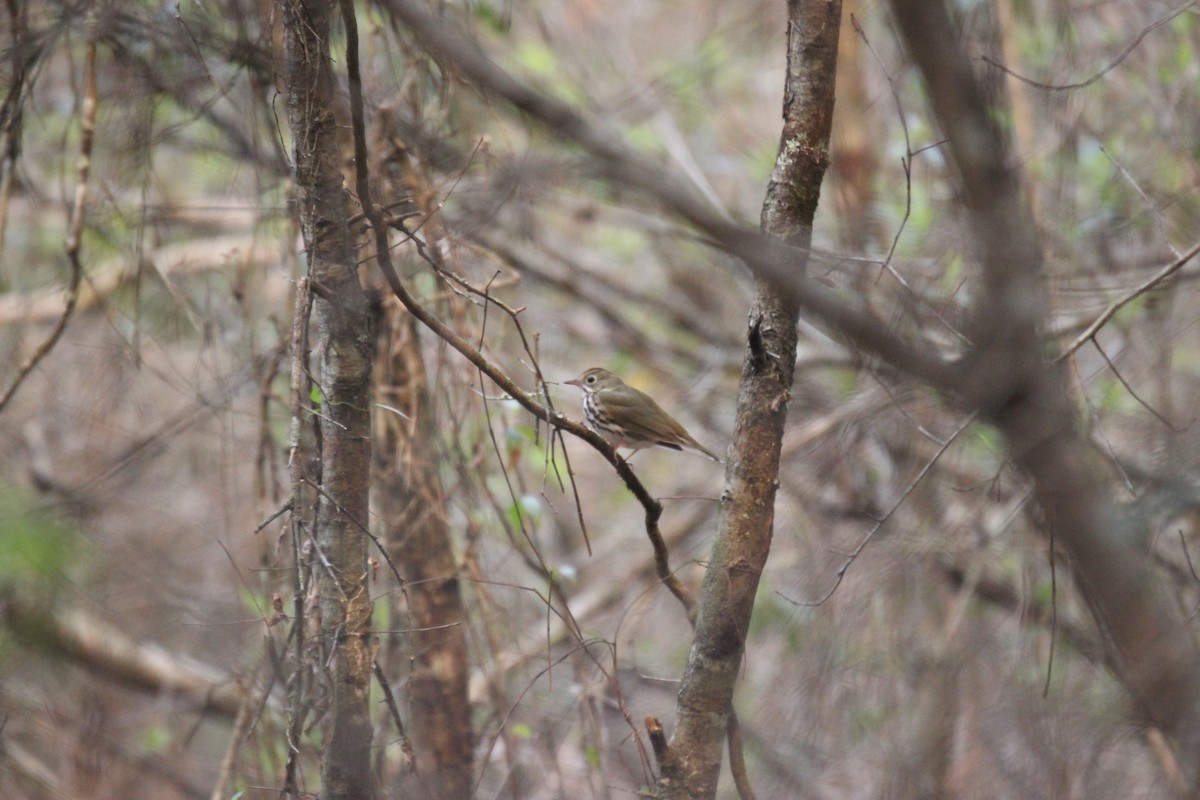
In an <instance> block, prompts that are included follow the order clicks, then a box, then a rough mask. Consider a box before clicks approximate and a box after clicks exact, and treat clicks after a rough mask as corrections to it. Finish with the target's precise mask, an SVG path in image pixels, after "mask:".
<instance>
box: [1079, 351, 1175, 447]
mask: <svg viewBox="0 0 1200 800" xmlns="http://www.w3.org/2000/svg"><path fill="white" fill-rule="evenodd" d="M1092 346H1093V347H1095V348H1096V350H1097V351H1098V352H1099V353H1100V355H1101V356H1102V357H1103V358H1104V363H1105V364H1108V368H1109V369H1111V370H1112V373H1113V375H1116V376H1117V380H1118V381H1120V382H1121V385H1122V386H1124V387H1125V391H1127V392H1129V396H1130V397H1132V398H1133V399H1134V400H1136V401H1138V404H1139V405H1141V407H1142V408H1144V409H1146V410H1147V411H1149V412H1150V413H1151V414H1153V415H1154V418H1155V419H1157V420H1158V421H1159V422H1161V423H1162V424H1163V425H1166V426H1167V427H1168V428H1170V429H1171V430H1172V431H1174V432H1175V433H1183V432H1184V431H1186V430H1187V429H1188V428H1189V427H1190V424H1189V425H1184V426H1183V427H1182V428H1177V427H1175V426H1174V425H1173V424H1171V421H1170V420H1169V419H1167V418H1166V417H1164V416H1163V415H1162V414H1160V413H1158V411H1156V410H1155V409H1154V407H1153V406H1151V405H1150V404H1149V403H1147V402H1146V401H1145V400H1143V399H1142V398H1141V397H1139V396H1138V393H1137V392H1135V391H1134V390H1133V387H1132V386H1130V385H1129V381H1127V380H1125V377H1124V376H1123V375H1121V371H1120V370H1118V369H1117V365H1116V364H1114V363H1113V362H1112V359H1111V358H1109V357H1108V353H1106V352H1104V348H1103V347H1101V346H1100V341H1099V340H1098V339H1092Z"/></svg>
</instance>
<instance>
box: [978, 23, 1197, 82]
mask: <svg viewBox="0 0 1200 800" xmlns="http://www.w3.org/2000/svg"><path fill="white" fill-rule="evenodd" d="M1196 3H1197V0H1188V2H1186V3H1184V4H1183V5H1181V6H1179V7H1178V8H1176V9H1175V10H1174V11H1171V12H1170V13H1168V14H1167V15H1166V16H1165V17H1161V18H1160V19H1157V20H1155V21H1154V22H1152V23H1150V24H1149V25H1147V26H1146V27H1144V28H1142V30H1141V32H1140V33H1138V35H1137V36H1136V37H1134V39H1133V41H1132V42H1130V43H1129V44H1128V45H1127V46H1126V47H1125V49H1124V50H1122V51H1121V52H1120V53H1119V54H1118V55H1117V57H1116V58H1114V59H1113V60H1112V63H1110V64H1109V65H1108V66H1107V67H1105V68H1104V69H1102V70H1100V71H1099V72H1097V73H1096V74H1095V75H1093V76H1092V77H1090V78H1088V79H1087V80H1083V81H1079V82H1077V83H1062V84H1054V83H1042V82H1040V81H1035V80H1033V79H1032V78H1026V77H1025V76H1024V75H1018V74H1017V73H1015V72H1013V71H1012V70H1011V69H1009V68H1008V67H1006V66H1004V65H1003V64H1001V63H1000V62H999V61H996V60H995V59H993V58H991V57H989V56H983V57H982V60H983V62H984V63H985V64H989V65H991V66H993V67H995V68H996V69H998V70H1000V71H1002V72H1004V73H1005V74H1007V75H1011V76H1012V77H1014V78H1016V79H1017V80H1019V81H1021V82H1022V83H1024V84H1027V85H1029V86H1032V87H1033V88H1035V89H1042V90H1044V91H1047V92H1065V91H1070V90H1072V89H1084V88H1086V87H1088V86H1091V85H1092V84H1093V83H1095V82H1096V81H1098V80H1100V79H1101V78H1103V77H1104V76H1105V75H1107V74H1108V73H1109V72H1111V71H1112V70H1113V69H1115V68H1116V67H1117V66H1118V65H1120V63H1121V62H1122V61H1124V60H1125V59H1126V58H1127V57H1128V56H1129V54H1130V53H1132V52H1133V50H1134V48H1136V47H1137V46H1138V45H1139V44H1141V43H1142V40H1143V39H1145V38H1146V37H1147V36H1148V35H1150V33H1151V32H1152V31H1154V30H1155V29H1157V28H1161V27H1162V26H1163V25H1166V24H1167V23H1168V22H1170V21H1171V20H1173V19H1175V18H1176V17H1178V16H1179V15H1180V14H1182V13H1183V12H1185V11H1187V10H1188V9H1189V8H1191V7H1192V6H1194V5H1196Z"/></svg>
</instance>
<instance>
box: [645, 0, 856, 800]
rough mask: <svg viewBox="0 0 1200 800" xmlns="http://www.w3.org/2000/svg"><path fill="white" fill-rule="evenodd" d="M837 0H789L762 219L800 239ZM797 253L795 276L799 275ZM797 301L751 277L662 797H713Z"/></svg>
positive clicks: (767, 520) (765, 534) (802, 245)
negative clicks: (778, 125)
mask: <svg viewBox="0 0 1200 800" xmlns="http://www.w3.org/2000/svg"><path fill="white" fill-rule="evenodd" d="M840 21H841V3H840V2H824V0H790V2H789V3H788V67H787V75H786V83H785V86H784V102H783V118H784V125H783V133H782V135H781V137H780V142H779V155H778V157H777V159H776V162H775V171H774V173H773V174H772V176H771V181H770V184H769V185H768V187H767V196H766V200H765V202H764V203H763V211H762V228H763V230H764V231H765V232H767V233H768V234H770V235H772V236H776V237H779V238H781V239H784V240H786V241H787V242H789V243H791V244H794V245H795V246H796V247H797V248H799V249H800V250H802V251H803V250H807V248H808V245H809V242H810V240H811V237H812V221H813V217H814V216H815V214H816V210H817V200H818V198H819V196H820V191H821V180H822V178H823V176H824V174H825V168H826V166H827V165H828V151H829V131H830V127H831V122H832V119H833V94H834V75H835V73H836V66H837V45H838V29H839V24H840ZM804 270H805V264H804V263H797V264H796V274H795V276H794V279H795V280H804ZM796 324H797V306H796V305H795V303H794V302H792V301H791V300H790V299H788V298H787V297H785V296H784V295H782V294H780V293H779V292H777V291H776V290H775V288H774V287H773V285H771V284H769V283H765V282H762V281H760V282H759V283H758V286H757V289H756V292H755V299H754V304H753V306H752V308H751V311H750V331H749V342H748V348H747V351H746V356H745V360H744V363H743V366H742V378H741V387H740V390H739V395H738V411H737V419H736V421H735V423H734V438H733V447H732V449H731V450H730V456H729V465H728V467H727V470H726V477H725V492H724V494H723V495H722V497H721V512H720V517H719V523H718V530H717V538H716V542H715V543H714V545H713V552H712V556H711V558H710V559H709V564H708V571H707V572H706V573H705V578H704V586H703V590H702V594H701V601H700V614H699V617H698V619H697V623H696V636H695V640H694V641H693V643H692V649H691V654H690V656H689V657H688V665H687V670H686V672H685V673H684V677H683V682H682V685H681V686H680V689H679V698H678V703H677V709H676V713H677V727H676V730H675V734H674V737H673V739H672V741H671V744H670V747H669V748H668V751H667V754H666V757H665V758H664V759H663V763H662V776H661V777H660V779H659V791H660V793H661V797H663V798H710V797H715V796H716V791H717V779H718V777H719V775H720V771H721V745H722V742H723V741H724V737H725V731H726V727H727V725H728V722H729V717H730V714H731V713H732V709H733V689H734V684H735V682H736V680H737V676H738V673H739V670H740V667H741V662H742V653H743V651H744V649H745V640H746V632H747V630H748V629H749V626H750V616H751V613H752V612H753V610H754V597H755V593H756V592H757V590H758V581H759V577H760V576H761V575H762V570H763V566H764V565H765V563H766V560H767V555H768V553H769V552H770V548H771V536H772V533H773V528H774V516H775V514H774V508H775V490H776V487H777V486H778V473H779V452H780V442H781V440H782V436H783V427H784V422H785V421H786V419H787V403H788V400H789V398H790V390H791V385H792V374H793V371H794V366H795V362H796Z"/></svg>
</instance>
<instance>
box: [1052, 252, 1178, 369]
mask: <svg viewBox="0 0 1200 800" xmlns="http://www.w3.org/2000/svg"><path fill="white" fill-rule="evenodd" d="M1197 253H1200V242H1197V243H1196V244H1194V245H1192V247H1191V249H1189V250H1188V251H1187V252H1186V253H1184V254H1183V255H1181V256H1180V257H1179V258H1177V259H1175V260H1174V261H1172V262H1171V263H1170V264H1167V265H1166V266H1165V267H1163V268H1162V269H1160V270H1159V271H1158V272H1156V273H1155V274H1154V275H1152V276H1151V277H1149V278H1147V279H1146V280H1145V281H1143V282H1142V284H1141V285H1140V286H1138V287H1137V288H1136V289H1134V290H1133V291H1131V292H1129V293H1128V294H1126V295H1124V296H1122V297H1120V298H1118V299H1116V300H1114V301H1113V302H1112V303H1110V304H1109V306H1108V308H1106V309H1104V310H1103V311H1102V312H1100V316H1098V317H1096V319H1094V320H1092V323H1091V324H1090V325H1088V326H1087V327H1086V328H1084V330H1083V333H1081V334H1079V335H1078V336H1076V337H1075V339H1074V341H1072V342H1071V344H1069V345H1067V349H1066V350H1063V351H1062V352H1061V353H1060V354H1059V355H1058V357H1057V358H1055V359H1054V363H1056V364H1057V363H1058V362H1060V361H1062V360H1063V359H1064V358H1066V357H1067V356H1069V355H1071V354H1072V353H1074V352H1075V351H1076V350H1078V349H1079V348H1080V347H1083V344H1084V342H1086V341H1087V340H1088V339H1091V338H1092V337H1093V336H1095V335H1096V332H1097V331H1099V330H1100V329H1101V328H1103V327H1104V325H1105V323H1107V322H1108V321H1109V320H1110V319H1112V318H1113V315H1114V314H1116V313H1117V312H1118V311H1120V310H1121V309H1122V308H1124V307H1125V306H1126V305H1127V304H1129V303H1130V302H1132V301H1133V300H1136V299H1137V298H1139V297H1141V296H1142V295H1143V294H1145V293H1146V292H1148V291H1150V290H1151V289H1153V288H1154V287H1155V286H1157V285H1158V284H1160V283H1162V282H1163V281H1164V280H1166V279H1167V278H1169V277H1170V276H1171V275H1173V274H1175V273H1176V272H1178V271H1179V269H1180V268H1182V267H1183V265H1184V264H1186V263H1188V262H1189V261H1191V260H1192V259H1193V258H1195V257H1196V254H1197Z"/></svg>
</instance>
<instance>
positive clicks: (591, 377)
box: [587, 375, 596, 383]
mask: <svg viewBox="0 0 1200 800" xmlns="http://www.w3.org/2000/svg"><path fill="white" fill-rule="evenodd" d="M587 382H588V383H595V382H596V376H595V375H588V379H587Z"/></svg>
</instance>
